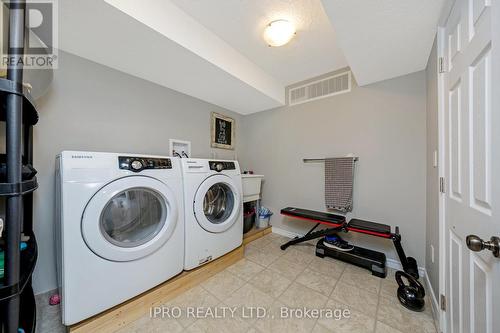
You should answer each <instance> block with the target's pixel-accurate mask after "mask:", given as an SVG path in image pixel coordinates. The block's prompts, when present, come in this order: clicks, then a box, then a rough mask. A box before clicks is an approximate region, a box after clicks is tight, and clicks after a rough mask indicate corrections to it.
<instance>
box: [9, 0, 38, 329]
mask: <svg viewBox="0 0 500 333" xmlns="http://www.w3.org/2000/svg"><path fill="white" fill-rule="evenodd" d="M13 8H15V9H19V10H12V9H13ZM9 9H11V10H10V11H9V56H10V57H12V56H14V57H22V56H23V54H24V47H16V48H14V47H11V46H12V45H24V42H25V38H24V36H25V33H26V30H25V20H24V19H25V17H24V15H25V13H26V10H25V9H26V3H25V1H24V0H15V1H12V0H11V2H10V3H9ZM22 82H23V66H22V63H17V64H15V65H13V66H11V67H9V68H8V69H7V78H6V79H0V121H2V122H5V124H6V125H5V142H6V147H5V154H0V197H1V198H4V199H3V200H4V201H5V219H4V225H5V230H4V233H3V235H2V239H1V243H0V247H1V248H2V250H3V251H4V256H5V267H4V276H3V277H2V278H0V314H1V315H0V333H18V332H19V329H22V330H23V331H24V332H34V331H35V326H36V305H35V298H34V295H33V289H32V287H31V280H32V274H33V270H34V268H35V265H36V261H37V243H36V238H35V235H34V232H33V191H35V190H36V188H37V187H38V183H37V180H36V176H35V175H36V170H35V169H34V168H33V126H34V125H35V124H36V123H37V122H38V113H37V111H36V108H35V104H34V102H33V99H32V97H31V95H30V94H29V92H28V91H27V90H26V89H25V88H24V87H23V84H22ZM21 235H24V237H27V239H24V242H25V243H26V245H27V246H26V248H23V249H22V248H21V242H22V239H21Z"/></svg>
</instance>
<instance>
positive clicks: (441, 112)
mask: <svg viewBox="0 0 500 333" xmlns="http://www.w3.org/2000/svg"><path fill="white" fill-rule="evenodd" d="M452 2H454V1H452ZM451 8H452V6H450V8H449V10H448V11H447V13H446V15H445V16H446V19H445V20H444V21H445V22H446V20H447V19H448V16H449V14H450V11H451ZM442 23H444V22H440V25H439V26H438V30H437V37H436V38H437V57H438V59H437V63H438V68H437V71H438V74H437V78H438V141H439V142H438V150H439V154H438V155H439V157H438V160H439V161H438V173H439V179H440V181H441V178H442V179H444V180H445V181H446V178H445V170H446V166H445V163H446V156H445V149H446V147H445V142H446V138H445V112H446V110H445V91H444V89H445V83H444V75H441V73H439V66H440V65H439V64H440V58H443V57H444V52H445V48H446V44H445V43H446V38H445V33H444V28H443V24H442ZM438 207H439V288H438V289H439V295H436V296H437V302H438V309H437V310H438V312H439V326H440V327H439V329H440V330H441V332H443V333H446V332H448V330H447V322H446V313H445V311H443V310H442V309H441V295H446V252H447V251H446V250H447V249H446V230H445V229H446V195H445V193H443V192H441V191H440V192H439V205H438Z"/></svg>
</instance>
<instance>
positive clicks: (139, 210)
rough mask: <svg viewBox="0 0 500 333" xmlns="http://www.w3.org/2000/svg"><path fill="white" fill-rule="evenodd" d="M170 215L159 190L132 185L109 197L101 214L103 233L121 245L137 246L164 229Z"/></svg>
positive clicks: (110, 240)
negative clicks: (166, 219)
mask: <svg viewBox="0 0 500 333" xmlns="http://www.w3.org/2000/svg"><path fill="white" fill-rule="evenodd" d="M167 214H168V212H167V206H166V204H165V200H164V199H163V197H162V196H161V194H159V193H158V192H156V191H153V190H151V189H147V188H132V189H127V190H125V191H121V192H119V193H118V194H116V195H115V196H114V197H112V198H111V200H109V202H108V203H107V204H106V206H105V207H104V210H103V211H102V214H101V220H100V225H101V232H102V233H103V235H104V237H106V239H107V240H108V241H109V242H110V243H112V244H114V245H116V246H121V247H135V246H138V245H142V244H144V243H147V242H149V241H150V240H151V239H153V238H154V237H155V236H156V235H157V234H158V233H159V232H160V231H161V229H162V228H163V226H164V224H165V216H166V215H167Z"/></svg>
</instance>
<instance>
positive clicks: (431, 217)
mask: <svg viewBox="0 0 500 333" xmlns="http://www.w3.org/2000/svg"><path fill="white" fill-rule="evenodd" d="M437 76H438V74H437V46H436V40H434V45H433V46H432V51H431V54H430V56H429V61H428V63H427V69H426V81H427V210H426V214H427V226H426V234H427V236H426V243H425V268H426V270H427V274H428V275H429V281H430V282H431V285H432V289H433V290H434V294H435V295H436V297H438V295H439V170H438V168H436V167H434V151H437V150H438V87H437V85H438V83H437V79H438V78H437ZM431 246H432V247H434V262H432V258H431V256H432V254H431Z"/></svg>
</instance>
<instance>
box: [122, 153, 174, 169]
mask: <svg viewBox="0 0 500 333" xmlns="http://www.w3.org/2000/svg"><path fill="white" fill-rule="evenodd" d="M118 165H119V167H120V169H122V170H130V171H133V172H140V171H142V170H147V169H172V161H171V160H170V159H169V158H149V157H134V156H119V157H118Z"/></svg>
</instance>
